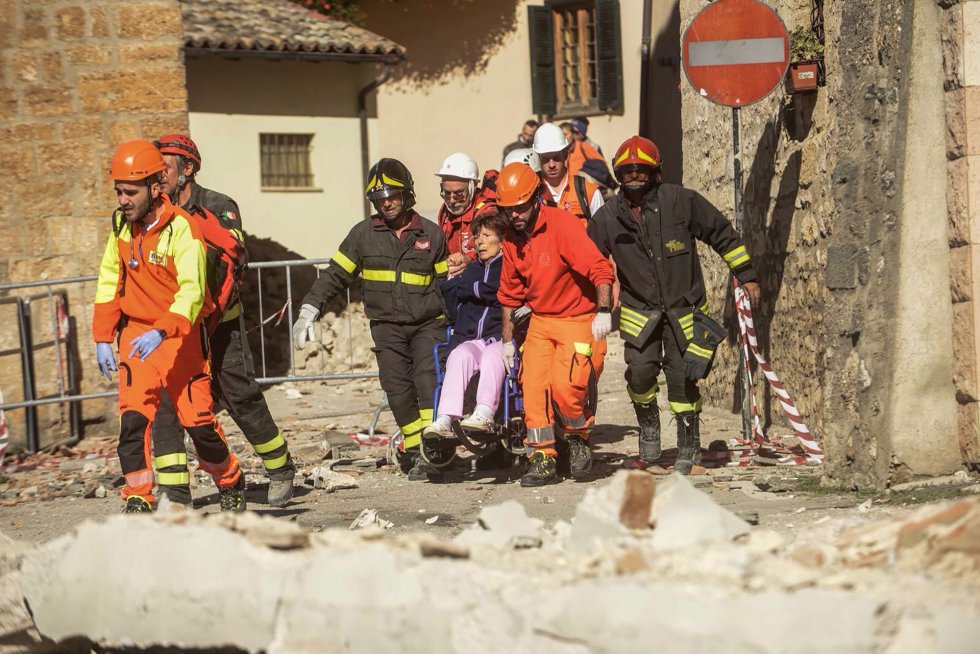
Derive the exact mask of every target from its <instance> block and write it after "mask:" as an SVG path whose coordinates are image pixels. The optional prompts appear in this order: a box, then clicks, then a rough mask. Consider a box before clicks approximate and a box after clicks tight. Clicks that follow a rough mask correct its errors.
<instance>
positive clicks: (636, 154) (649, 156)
mask: <svg viewBox="0 0 980 654" xmlns="http://www.w3.org/2000/svg"><path fill="white" fill-rule="evenodd" d="M662 164H663V161H662V160H661V159H660V150H658V149H657V145H656V144H655V143H654V142H653V141H651V140H650V139H645V138H643V137H642V136H631V137H629V138H628V139H626V140H625V141H623V144H622V145H621V146H619V149H618V150H616V156H614V157H613V172H614V173H615V174H616V179H618V180H619V181H620V182H622V181H623V180H621V179H620V172H619V169H620V168H621V167H624V166H633V165H640V166H650V167H651V168H660V166H661V165H662Z"/></svg>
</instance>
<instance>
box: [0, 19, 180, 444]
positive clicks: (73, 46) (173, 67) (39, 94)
mask: <svg viewBox="0 0 980 654" xmlns="http://www.w3.org/2000/svg"><path fill="white" fill-rule="evenodd" d="M181 45H182V33H181V17H180V8H179V5H178V2H177V0H131V1H129V2H125V3H122V2H109V1H106V0H60V1H59V0H55V1H40V0H5V2H4V3H3V7H2V9H0V125H2V128H0V158H2V159H3V161H4V162H5V165H4V166H3V170H2V172H0V176H2V178H0V244H2V245H0V283H16V282H27V281H32V280H40V279H59V278H64V277H74V276H80V275H92V274H95V272H96V269H97V265H98V261H99V258H100V256H101V252H102V248H103V246H104V242H105V238H106V237H107V234H108V228H109V220H108V217H109V215H110V213H111V211H112V210H113V208H114V207H115V198H114V195H113V193H112V185H111V183H110V182H109V181H108V180H107V179H106V171H107V170H108V167H109V160H110V158H111V155H112V152H113V150H114V148H115V146H116V145H117V144H119V143H121V142H122V141H125V140H127V139H132V138H153V137H155V136H158V135H160V134H161V133H165V132H168V131H178V130H181V131H183V130H186V129H187V97H186V90H185V83H184V65H183V55H182V51H181ZM68 290H69V303H70V307H71V312H72V315H73V316H74V318H75V322H76V324H77V328H78V343H79V346H78V352H77V356H78V358H80V360H81V361H83V362H84V363H85V365H84V366H83V379H82V380H81V381H82V390H83V391H84V392H92V391H96V390H104V389H108V388H111V386H109V385H107V384H104V383H102V382H100V381H99V380H98V377H97V370H96V369H95V366H94V365H92V362H93V360H94V358H95V348H94V346H93V345H92V343H91V337H90V332H89V325H90V323H91V307H92V298H93V296H94V284H92V283H86V284H82V285H74V286H71V287H68ZM5 294H7V295H9V293H5ZM32 307H33V309H34V311H33V313H34V321H35V325H34V338H35V342H36V344H37V346H38V351H37V352H36V354H35V357H36V369H37V374H38V378H39V383H38V389H37V390H38V394H39V395H45V394H51V393H54V392H56V391H57V384H56V383H55V371H56V369H57V368H56V366H57V360H56V359H55V357H54V355H53V353H54V348H52V347H51V346H50V345H51V342H52V329H51V320H50V309H49V308H48V305H47V303H46V301H45V300H37V301H34V302H32ZM0 324H2V325H3V326H4V329H3V330H2V332H0V383H2V384H3V392H4V400H5V401H8V402H10V401H17V400H20V399H22V389H21V374H20V361H19V354H18V351H17V345H18V337H17V330H16V324H17V322H16V314H15V310H14V305H11V304H0ZM62 365H64V364H62ZM111 405H112V401H109V402H108V403H103V402H89V403H86V404H85V412H86V416H89V415H91V417H97V416H101V415H103V414H104V413H105V412H106V410H107V409H108V407H110V406H111ZM8 416H9V419H10V420H11V423H12V424H11V436H12V442H13V444H14V445H15V446H16V445H17V443H18V442H20V441H22V439H23V411H11V412H9V413H8ZM63 417H64V411H63V410H62V408H60V407H52V408H50V409H47V410H45V411H42V413H41V424H42V426H43V427H44V431H45V438H46V439H47V440H51V439H55V438H57V436H58V431H59V430H58V427H59V424H60V423H62V421H63Z"/></svg>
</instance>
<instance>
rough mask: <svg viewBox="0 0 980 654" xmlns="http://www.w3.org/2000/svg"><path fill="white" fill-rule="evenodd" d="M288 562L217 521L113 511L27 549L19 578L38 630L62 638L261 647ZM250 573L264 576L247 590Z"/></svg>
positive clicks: (270, 625)
mask: <svg viewBox="0 0 980 654" xmlns="http://www.w3.org/2000/svg"><path fill="white" fill-rule="evenodd" d="M137 552H138V553H139V555H138V556H137V555H136V554H135V553H137ZM147 561H157V562H161V563H162V562H166V563H165V564H161V565H147V564H146V562H147ZM291 565H292V560H291V559H290V558H289V557H286V556H285V555H283V554H280V553H277V552H275V551H274V550H271V549H269V548H267V547H264V546H261V545H256V544H253V543H250V542H248V541H247V540H246V539H244V538H243V537H242V536H240V535H239V534H236V533H234V532H232V531H229V530H227V529H224V528H221V527H219V526H218V525H209V524H205V523H203V522H200V521H190V520H189V521H188V524H172V523H168V522H166V521H164V520H163V519H152V518H151V519H136V520H133V519H131V518H130V517H129V516H116V517H112V518H109V519H108V520H106V521H105V523H103V524H94V523H84V524H82V525H81V526H79V527H78V528H77V529H76V530H75V532H74V533H71V534H68V535H66V536H63V537H61V538H59V539H57V540H55V541H52V542H50V543H47V544H46V545H44V546H43V547H41V548H38V549H37V550H35V551H34V552H32V553H30V554H29V555H27V556H25V558H24V560H23V562H22V564H21V572H20V585H21V589H22V590H23V593H24V596H25V598H26V599H27V601H28V603H29V604H30V607H31V610H32V612H33V614H34V622H35V624H36V626H37V628H38V630H39V631H40V632H41V633H42V634H44V635H45V636H46V637H48V638H51V639H53V640H56V641H59V640H63V639H65V638H69V637H71V636H77V635H84V636H86V637H88V638H91V639H93V640H95V641H96V642H102V641H104V642H108V643H116V644H119V645H129V644H132V645H137V644H146V643H157V644H161V645H172V646H175V647H185V648H192V647H197V648H207V647H220V646H223V645H227V644H236V645H238V646H240V647H243V648H244V649H247V650H250V651H256V650H259V649H264V648H265V647H266V646H267V645H268V643H269V642H271V641H272V638H273V634H274V625H275V611H276V606H277V603H278V597H279V594H280V585H281V579H282V575H284V574H288V571H289V569H290V566H291ZM243 570H248V571H250V574H257V575H259V576H260V577H261V578H262V579H263V583H261V584H249V585H248V592H241V590H242V587H241V585H240V583H241V582H239V581H237V580H238V579H239V578H240V574H241V571H243Z"/></svg>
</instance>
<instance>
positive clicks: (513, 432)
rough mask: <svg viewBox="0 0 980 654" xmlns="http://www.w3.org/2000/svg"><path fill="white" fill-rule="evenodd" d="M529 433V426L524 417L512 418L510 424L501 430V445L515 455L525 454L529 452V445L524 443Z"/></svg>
mask: <svg viewBox="0 0 980 654" xmlns="http://www.w3.org/2000/svg"><path fill="white" fill-rule="evenodd" d="M526 435H527V427H525V425H524V420H523V419H522V418H512V419H511V421H510V424H509V425H507V426H506V427H505V428H504V429H502V430H501V432H500V446H501V447H503V448H504V449H505V450H507V451H508V452H510V453H511V454H513V455H514V456H518V457H520V456H524V455H525V454H527V446H526V445H525V444H524V437H525V436H526Z"/></svg>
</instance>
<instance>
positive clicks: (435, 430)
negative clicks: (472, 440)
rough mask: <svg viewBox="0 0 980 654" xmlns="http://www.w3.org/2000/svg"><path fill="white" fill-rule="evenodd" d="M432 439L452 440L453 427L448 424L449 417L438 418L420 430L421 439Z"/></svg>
mask: <svg viewBox="0 0 980 654" xmlns="http://www.w3.org/2000/svg"><path fill="white" fill-rule="evenodd" d="M426 436H429V437H434V438H452V437H454V436H455V434H454V433H453V426H452V424H451V423H450V418H449V416H439V417H438V418H436V419H435V422H433V423H432V424H431V425H429V426H428V427H426V428H425V429H424V430H422V437H423V438H424V437H426Z"/></svg>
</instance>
